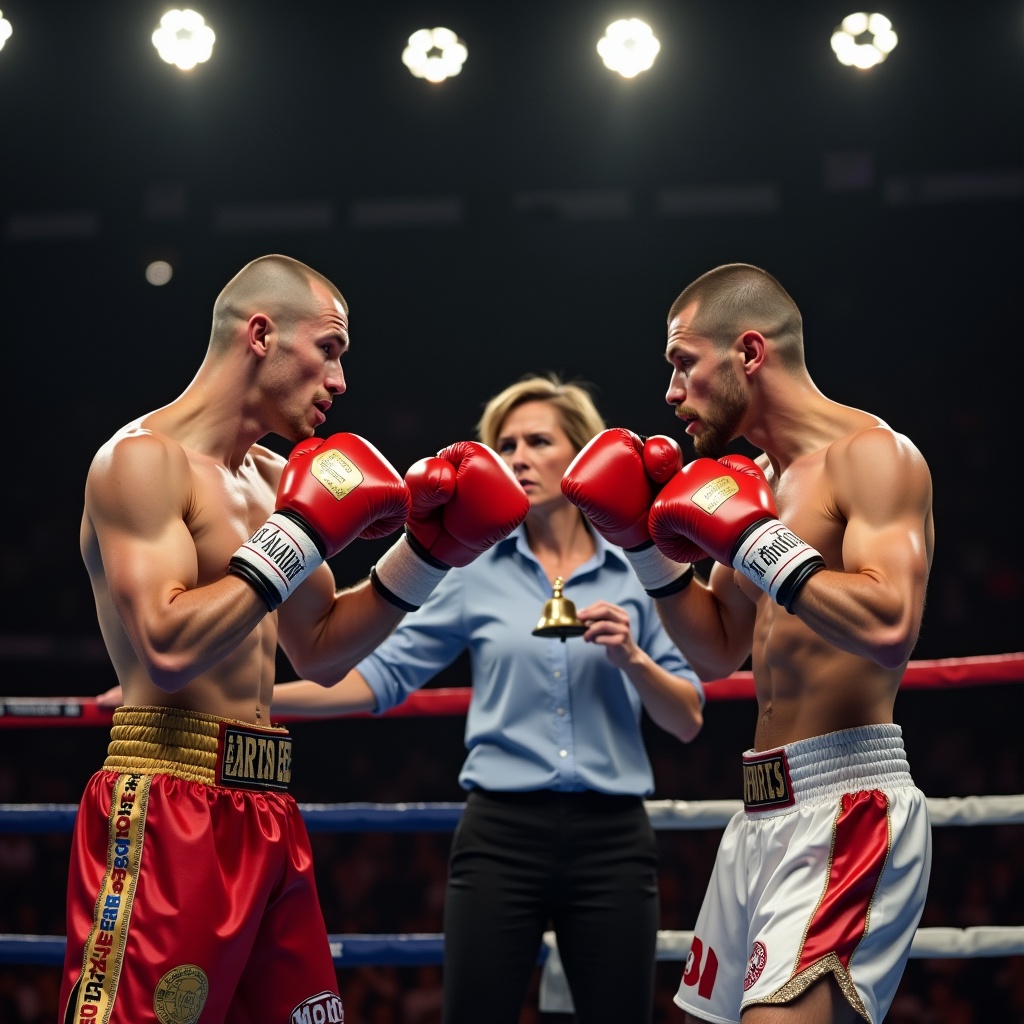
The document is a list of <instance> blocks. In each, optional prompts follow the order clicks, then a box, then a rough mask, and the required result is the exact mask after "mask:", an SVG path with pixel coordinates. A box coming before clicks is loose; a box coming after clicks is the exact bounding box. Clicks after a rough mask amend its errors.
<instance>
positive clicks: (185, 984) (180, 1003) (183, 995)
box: [153, 964, 210, 1024]
mask: <svg viewBox="0 0 1024 1024" xmlns="http://www.w3.org/2000/svg"><path fill="white" fill-rule="evenodd" d="M209 994H210V982H209V981H208V980H207V977H206V973H205V972H204V971H203V969H202V968H201V967H197V966H196V965H195V964H182V965H181V966H180V967H175V968H173V969H172V970H170V971H168V972H167V973H166V974H165V975H164V976H163V977H162V978H161V979H160V980H159V981H158V982H157V985H156V991H154V993H153V1012H154V1013H155V1014H156V1015H157V1017H158V1018H159V1020H160V1022H161V1024H196V1021H197V1020H199V1014H201V1013H202V1012H203V1006H204V1005H205V1003H206V997H207V996H208V995H209Z"/></svg>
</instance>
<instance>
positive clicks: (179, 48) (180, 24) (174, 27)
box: [153, 9, 216, 71]
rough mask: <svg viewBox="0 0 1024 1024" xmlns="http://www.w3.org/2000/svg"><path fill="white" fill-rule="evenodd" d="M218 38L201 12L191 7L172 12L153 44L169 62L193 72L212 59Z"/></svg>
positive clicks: (162, 22)
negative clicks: (198, 66)
mask: <svg viewBox="0 0 1024 1024" xmlns="http://www.w3.org/2000/svg"><path fill="white" fill-rule="evenodd" d="M215 38H216V37H215V36H214V34H213V29H211V28H210V26H209V25H207V24H206V22H205V21H204V19H203V16H202V15H201V14H197V13H196V12H195V11H192V10H188V9H186V10H184V11H168V12H167V13H166V14H165V15H164V16H163V17H162V18H161V19H160V27H159V28H158V29H157V30H156V31H155V32H154V33H153V45H154V46H155V47H156V49H157V52H158V53H159V54H160V56H161V57H162V58H163V59H164V60H165V61H167V63H168V64H174V65H175V67H178V68H181V70H182V71H190V70H191V69H192V68H194V67H195V66H196V65H197V64H202V63H203V61H207V60H209V59H210V54H211V53H213V41H214V39H215Z"/></svg>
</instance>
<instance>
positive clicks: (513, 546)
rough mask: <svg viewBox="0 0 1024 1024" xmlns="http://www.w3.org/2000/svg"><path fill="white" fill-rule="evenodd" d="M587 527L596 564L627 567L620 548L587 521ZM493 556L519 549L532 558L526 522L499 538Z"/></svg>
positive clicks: (509, 553)
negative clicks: (527, 538)
mask: <svg viewBox="0 0 1024 1024" xmlns="http://www.w3.org/2000/svg"><path fill="white" fill-rule="evenodd" d="M587 529H588V530H589V531H590V535H591V536H592V537H593V538H594V543H595V545H596V549H597V550H596V554H595V557H596V558H597V564H598V565H605V564H606V563H608V562H614V563H617V564H618V565H620V566H624V567H626V568H629V563H628V562H627V561H626V556H625V555H624V554H623V553H622V548H620V547H617V546H616V545H614V544H609V543H608V541H606V540H605V539H604V537H602V536H601V534H599V533H598V532H597V530H595V529H594V527H593V526H591V525H590V523H589V522H588V523H587ZM491 550H492V551H493V552H494V554H495V556H496V557H498V556H505V557H510V556H511V555H512V553H513V552H515V551H519V552H521V553H522V554H523V555H525V556H526V557H528V558H533V557H534V555H533V552H532V551H531V550H530V545H529V543H528V542H527V540H526V523H520V524H519V526H517V527H516V528H515V529H514V530H513V531H512V532H511V533H510V534H509V535H508V536H507V537H505V538H504V539H503V540H499V541H498V543H497V544H495V545H494V547H493V548H492V549H491Z"/></svg>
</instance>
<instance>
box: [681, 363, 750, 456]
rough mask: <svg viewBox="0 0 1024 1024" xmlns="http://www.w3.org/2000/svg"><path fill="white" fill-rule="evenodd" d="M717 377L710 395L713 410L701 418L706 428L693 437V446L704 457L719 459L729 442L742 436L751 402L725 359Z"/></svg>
mask: <svg viewBox="0 0 1024 1024" xmlns="http://www.w3.org/2000/svg"><path fill="white" fill-rule="evenodd" d="M718 381H719V383H716V384H715V387H714V388H713V389H712V390H711V393H710V395H709V403H708V404H709V405H710V406H711V407H712V408H713V409H714V413H713V414H711V415H709V416H707V417H706V418H705V417H702V418H701V421H702V423H703V425H704V429H703V430H702V431H701V432H700V433H699V434H697V435H696V436H695V437H694V439H693V450H694V452H696V454H697V455H699V456H700V457H701V458H707V459H718V458H721V457H722V456H723V455H725V454H726V451H727V450H728V447H729V444H730V443H731V442H732V441H733V440H734V439H735V438H736V437H738V436H739V432H740V424H741V423H742V422H743V417H744V416H745V415H746V413H747V408H748V407H749V405H750V400H749V398H748V397H747V394H746V392H745V391H744V390H743V388H741V387H740V384H739V381H738V380H736V377H735V376H734V374H733V371H732V367H731V366H730V365H729V364H728V363H723V365H722V367H721V372H720V373H719V375H718Z"/></svg>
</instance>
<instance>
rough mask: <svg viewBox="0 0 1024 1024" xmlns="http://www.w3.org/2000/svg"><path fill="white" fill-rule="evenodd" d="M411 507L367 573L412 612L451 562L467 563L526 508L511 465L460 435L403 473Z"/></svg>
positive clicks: (523, 514)
mask: <svg viewBox="0 0 1024 1024" xmlns="http://www.w3.org/2000/svg"><path fill="white" fill-rule="evenodd" d="M405 480H406V483H407V484H408V486H409V491H410V493H411V495H412V510H411V512H410V513H409V522H408V524H407V526H406V532H405V535H404V536H403V537H402V539H401V540H399V541H398V543H397V544H395V545H393V546H392V547H391V549H390V550H389V551H387V552H386V553H385V555H384V557H383V558H381V560H380V561H379V562H378V563H377V564H376V565H375V566H374V567H373V569H372V570H371V571H370V580H371V582H372V583H373V585H374V586H375V587H376V589H377V592H378V593H379V594H380V595H381V596H382V597H383V598H385V599H386V600H388V601H390V602H391V603H392V604H394V605H397V606H398V607H399V608H401V609H403V610H404V611H415V610H416V609H417V608H419V607H420V605H422V604H423V602H424V601H425V600H426V599H427V597H429V596H430V593H431V591H432V590H433V589H434V587H436V586H437V584H438V583H439V582H440V581H441V579H443V578H444V575H445V573H446V572H448V570H449V569H450V568H451V567H452V566H458V565H468V564H469V563H470V562H472V561H473V559H474V558H476V557H477V555H479V554H481V553H482V552H484V551H486V550H487V549H488V548H489V547H491V545H492V544H496V543H497V542H498V541H499V540H501V539H502V538H504V537H507V536H508V535H509V534H510V533H511V532H512V531H513V530H514V529H515V528H516V527H517V526H518V525H519V524H520V523H521V522H522V521H523V520H524V519H525V518H526V513H527V512H529V511H530V499H529V498H527V496H526V493H525V492H524V491H523V489H522V487H520V486H519V484H518V482H517V481H516V478H515V477H514V476H513V475H512V472H511V470H510V469H509V468H508V466H506V465H505V463H504V462H502V460H501V459H500V458H499V457H498V455H497V454H496V453H495V452H494V451H492V450H491V449H490V448H488V447H487V446H486V445H483V444H479V443H478V442H476V441H459V442H457V443H456V444H453V445H449V446H448V447H447V448H443V449H442V450H441V451H439V452H438V453H437V455H436V456H434V457H432V458H429V459H420V461H419V462H417V463H415V464H414V465H412V466H410V467H409V471H408V472H407V473H406V474H405Z"/></svg>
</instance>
